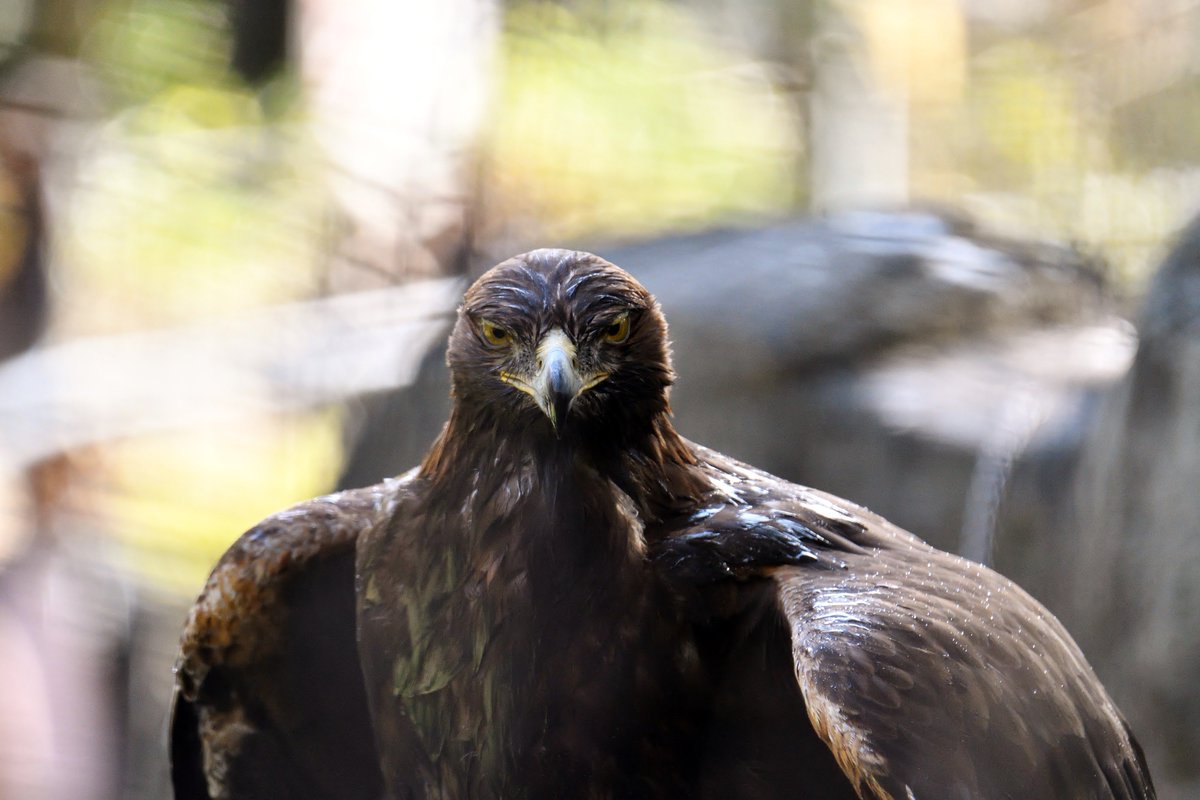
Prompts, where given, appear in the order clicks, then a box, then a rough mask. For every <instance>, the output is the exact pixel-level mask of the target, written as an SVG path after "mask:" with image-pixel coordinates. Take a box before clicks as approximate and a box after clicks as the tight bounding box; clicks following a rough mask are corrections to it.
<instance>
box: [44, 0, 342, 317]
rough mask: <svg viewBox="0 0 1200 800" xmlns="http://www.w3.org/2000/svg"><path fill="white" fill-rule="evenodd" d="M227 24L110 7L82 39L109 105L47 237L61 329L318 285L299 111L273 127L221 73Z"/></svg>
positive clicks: (175, 9)
mask: <svg viewBox="0 0 1200 800" xmlns="http://www.w3.org/2000/svg"><path fill="white" fill-rule="evenodd" d="M223 14H224V11H223V7H222V5H221V4H218V3H214V2H189V1H188V0H173V1H172V2H157V0H156V1H155V2H146V1H145V0H140V1H139V2H133V3H130V4H127V5H126V4H120V5H114V6H112V7H110V8H109V9H108V10H107V12H106V13H105V14H103V15H102V16H101V18H100V23H99V24H98V26H97V28H96V30H95V33H94V35H93V37H92V38H91V39H90V40H89V47H88V50H87V55H88V56H89V57H90V58H91V59H92V60H93V61H94V63H96V64H97V65H98V67H99V71H100V74H101V75H102V76H103V77H104V78H105V79H106V83H105V85H106V86H107V87H109V88H111V89H113V90H114V92H115V93H116V96H117V97H118V98H119V100H120V104H119V106H118V108H119V110H118V111H117V113H116V114H115V115H114V116H113V117H112V119H111V120H110V121H108V122H107V123H106V124H105V125H104V126H103V127H102V128H101V129H100V130H99V131H98V132H97V134H96V135H95V136H94V138H92V140H91V141H90V142H88V143H87V144H86V145H85V147H84V148H83V151H82V153H81V156H80V162H79V166H78V183H77V186H76V187H75V191H74V192H73V193H72V198H71V207H70V209H69V213H70V224H68V225H63V226H59V227H58V230H59V231H60V240H59V242H58V244H59V246H60V247H61V248H62V251H63V253H64V258H63V259H62V262H63V264H64V265H65V266H66V268H67V269H68V270H69V274H68V275H67V276H66V278H67V280H69V281H71V282H72V285H71V286H70V291H69V292H68V293H66V294H65V295H64V298H63V299H64V300H65V301H66V302H67V303H68V309H67V311H66V313H64V314H63V315H62V317H63V319H64V321H65V323H66V324H67V325H68V326H69V327H70V328H71V329H73V330H85V331H88V332H97V331H106V332H107V331H111V330H114V329H121V328H145V327H154V326H157V325H163V324H171V323H177V322H181V321H186V320H191V319H196V318H200V317H207V316H213V315H223V314H228V313H236V312H237V311H239V310H243V309H246V308H250V307H254V306H259V305H262V304H263V303H267V302H280V301H283V300H288V299H294V298H297V297H302V296H306V295H309V294H311V293H312V292H313V291H314V289H315V288H316V286H317V283H318V280H319V266H320V252H321V250H320V243H321V237H320V233H321V228H320V225H319V224H318V223H319V221H320V214H321V203H322V201H323V200H324V196H323V192H322V190H321V188H320V186H321V184H320V182H319V180H318V175H317V171H316V162H315V157H314V154H313V153H312V151H311V148H310V147H308V146H307V143H306V139H305V136H304V134H303V133H302V130H303V129H302V127H301V126H300V125H299V124H298V123H299V120H300V118H301V117H300V115H299V113H298V112H297V111H296V108H297V106H296V104H295V103H290V104H277V105H276V109H277V113H276V114H275V115H270V116H269V115H268V114H267V113H266V112H265V111H264V106H263V104H262V103H261V102H260V98H259V97H257V96H256V95H255V94H254V93H253V92H251V91H250V90H249V89H248V88H247V87H245V86H243V85H242V84H240V83H239V82H238V81H237V80H236V78H235V77H234V76H232V75H231V73H230V72H229V71H228V69H227V66H226V63H227V50H228V47H227V39H228V32H227V31H226V30H225V29H224V27H223V25H222V21H223V19H224V16H223ZM272 91H273V95H274V96H276V97H277V98H278V96H280V95H282V94H286V93H287V92H288V90H287V88H286V87H285V86H281V87H272Z"/></svg>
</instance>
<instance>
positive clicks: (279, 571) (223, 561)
mask: <svg viewBox="0 0 1200 800" xmlns="http://www.w3.org/2000/svg"><path fill="white" fill-rule="evenodd" d="M411 480H412V478H411V473H407V474H405V475H403V476H401V477H399V478H390V479H387V480H385V481H383V482H382V483H378V484H375V485H373V486H368V487H365V488H362V489H352V490H348V491H344V492H338V493H336V494H331V495H326V496H323V497H318V498H316V499H313V500H308V501H306V502H303V503H299V504H297V505H295V506H292V507H290V508H288V509H285V510H283V511H280V512H278V513H276V514H272V515H271V516H269V517H267V518H266V519H264V520H263V521H262V522H260V523H258V524H257V525H255V526H254V527H253V528H251V529H250V530H248V531H246V532H245V533H244V534H242V535H241V537H239V538H238V540H237V541H236V542H234V543H233V545H231V546H230V547H229V549H228V550H226V551H225V553H224V555H222V556H221V558H220V560H219V561H218V562H217V565H216V566H215V567H214V568H213V571H212V573H211V574H210V575H209V578H208V580H207V581H206V582H205V584H204V588H203V589H201V591H200V594H199V596H198V597H197V598H196V602H195V603H194V604H193V606H192V608H191V611H190V612H189V614H188V618H187V622H186V623H185V625H184V629H183V633H182V635H181V637H180V655H179V659H178V662H177V664H176V675H177V679H178V683H179V686H180V689H181V691H182V692H183V694H184V696H185V697H187V699H189V700H195V699H196V695H197V693H198V692H199V691H200V687H201V685H202V684H203V682H204V679H205V678H206V676H207V675H208V673H209V671H210V670H211V669H212V668H213V667H214V666H217V665H222V666H227V667H232V668H239V667H245V666H249V665H251V664H253V663H255V662H257V661H261V660H262V659H263V658H264V657H266V656H267V655H268V654H269V653H270V651H271V650H273V649H275V648H277V647H278V646H279V643H278V642H277V641H275V640H274V635H273V633H272V632H278V631H280V630H282V626H281V625H279V624H278V623H279V622H280V618H281V617H282V616H283V615H285V614H286V613H287V608H286V604H285V603H283V602H282V600H283V597H284V593H285V592H286V591H287V588H288V586H289V584H291V583H293V582H294V581H296V580H297V579H299V578H301V577H302V576H303V575H304V574H305V572H306V571H307V570H308V569H310V568H311V567H313V566H314V565H315V564H317V563H320V562H322V561H324V560H325V559H329V558H333V557H336V556H339V555H343V554H346V553H348V552H352V551H353V549H354V547H355V543H356V542H357V540H358V538H359V537H360V536H361V535H362V534H363V533H364V531H367V530H370V529H372V528H374V527H376V526H379V525H381V524H383V523H384V522H385V521H386V520H387V519H388V518H389V517H390V516H391V514H392V513H393V511H394V509H395V507H396V505H397V504H398V503H399V502H401V500H402V499H403V498H404V497H405V495H406V492H407V486H408V484H409V483H410V482H411Z"/></svg>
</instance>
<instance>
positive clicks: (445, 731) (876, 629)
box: [171, 250, 1154, 800]
mask: <svg viewBox="0 0 1200 800" xmlns="http://www.w3.org/2000/svg"><path fill="white" fill-rule="evenodd" d="M447 360H448V363H449V366H450V372H451V376H452V386H453V389H452V397H453V407H452V410H451V413H450V419H449V421H448V422H447V423H446V426H445V428H444V430H443V431H442V433H441V435H440V437H439V438H438V439H437V441H436V442H435V443H434V445H433V446H432V448H431V449H430V450H429V452H428V454H427V455H426V456H425V458H424V460H423V461H422V463H421V464H420V466H418V467H417V468H415V469H414V470H412V471H411V472H409V473H407V474H405V475H403V476H401V477H400V478H396V479H393V480H388V481H385V482H384V483H382V484H379V485H377V486H372V487H369V488H366V489H360V490H355V491H349V492H343V493H341V494H335V495H332V496H329V497H325V498H321V499H317V500H313V501H311V502H308V503H303V504H301V505H299V506H296V507H295V508H292V509H290V510H287V511H284V512H281V513H279V514H276V515H275V516H273V517H270V518H268V519H267V520H265V521H264V522H263V523H262V524H260V525H258V526H257V527H255V528H254V529H252V530H251V531H249V532H248V533H246V534H245V535H244V536H242V538H241V539H240V540H239V541H238V542H237V543H236V544H234V545H233V547H232V548H231V549H230V550H229V552H227V553H226V554H225V556H224V557H223V558H222V559H221V561H220V562H219V563H218V565H217V567H216V569H215V570H214V571H213V573H212V577H211V578H210V579H209V582H208V584H207V585H206V587H205V588H204V591H203V592H202V594H201V595H200V597H199V599H198V600H197V602H196V604H195V606H194V608H193V610H192V612H191V616H190V617H189V619H188V622H187V626H186V629H185V631H184V634H183V641H182V654H181V656H180V660H179V664H178V668H177V680H178V689H177V696H176V703H175V709H174V719H173V723H172V745H171V748H172V761H173V764H172V766H173V779H174V785H175V792H176V797H178V798H181V799H182V798H372V799H374V798H379V797H391V798H397V799H399V798H426V799H429V800H432V799H434V798H438V799H445V800H452V799H457V798H530V799H531V800H533V799H537V798H681V797H712V798H726V797H737V798H760V797H761V798H769V797H770V798H773V797H803V798H851V797H855V796H857V797H860V798H895V800H911V799H912V798H920V799H921V800H927V799H929V798H933V799H934V800H943V799H944V798H1020V799H1021V800H1031V799H1036V798H1148V797H1153V796H1154V789H1153V787H1152V784H1151V781H1150V777H1149V774H1148V772H1147V768H1146V764H1145V761H1144V758H1143V756H1142V754H1141V751H1140V749H1139V747H1138V745H1137V743H1136V742H1135V740H1134V738H1133V735H1132V733H1131V732H1130V730H1129V727H1128V725H1127V724H1126V722H1125V720H1124V719H1123V718H1122V716H1121V714H1120V712H1119V711H1118V710H1117V708H1116V707H1115V706H1114V705H1113V702H1112V700H1110V699H1109V697H1108V695H1107V694H1106V692H1105V690H1104V688H1103V687H1102V686H1101V685H1100V682H1099V681H1098V680H1097V678H1096V676H1095V674H1094V673H1093V672H1092V669H1091V668H1090V667H1089V666H1088V664H1087V662H1086V661H1085V660H1084V657H1083V654H1082V653H1081V652H1080V651H1079V648H1078V647H1077V646H1076V645H1075V643H1074V642H1073V641H1072V640H1071V638H1070V636H1069V635H1068V634H1067V632H1066V631H1065V630H1064V629H1063V628H1062V626H1061V625H1060V624H1059V623H1058V622H1057V620H1055V619H1054V617H1053V616H1052V615H1051V614H1050V613H1049V612H1048V611H1047V610H1046V609H1045V608H1043V607H1042V606H1041V605H1039V604H1038V603H1037V601H1035V600H1034V599H1033V598H1031V597H1030V596H1029V595H1028V594H1026V593H1025V592H1024V591H1022V590H1021V589H1020V588H1018V587H1017V586H1015V585H1014V584H1013V583H1011V582H1010V581H1008V580H1006V579H1005V578H1003V577H1001V576H1000V575H997V574H996V573H994V572H991V571H990V570H988V569H986V568H985V567H982V566H980V565H978V564H974V563H971V562H969V561H966V560H964V559H961V558H958V557H956V556H953V555H949V554H947V553H943V552H941V551H939V550H936V549H934V548H932V547H930V546H929V545H927V544H925V543H924V542H923V541H921V540H920V539H918V538H917V537H915V536H913V535H911V534H909V533H907V532H905V531H903V530H900V529H898V528H897V527H895V526H894V525H892V524H890V523H888V522H887V521H886V520H884V519H881V518H880V517H877V516H875V515H873V514H871V513H870V512H869V511H867V510H865V509H863V508H860V507H858V506H855V505H853V504H851V503H849V502H847V501H845V500H841V499H839V498H836V497H833V496H831V495H828V494H825V493H822V492H819V491H816V490H814V489H809V488H806V487H803V486H797V485H794V484H791V483H788V482H786V481H783V480H780V479H778V478H775V477H773V476H771V475H768V474H766V473H764V472H761V471H759V470H756V469H754V468H753V467H750V466H747V465H745V464H741V463H739V462H737V461H735V460H734V459H732V458H728V457H726V456H723V455H721V454H720V453H716V452H713V451H711V450H708V449H706V448H704V447H701V446H699V445H696V444H693V443H691V442H689V441H687V440H686V439H684V438H682V437H681V436H680V435H679V434H678V433H676V431H675V429H674V428H673V427H672V424H671V420H670V407H669V404H668V390H669V387H670V385H671V382H672V378H673V375H672V371H671V363H670V357H669V353H668V344H667V328H666V323H665V321H664V319H663V316H662V314H661V313H660V311H659V308H658V306H657V304H656V302H655V300H654V298H653V297H652V296H651V295H650V294H649V293H648V292H647V291H646V290H645V289H644V288H643V287H642V286H641V285H640V284H639V283H638V282H637V281H636V280H634V279H633V278H632V277H631V276H630V275H629V274H628V273H626V272H624V271H623V270H621V269H619V268H617V267H615V266H613V265H612V264H610V263H608V262H606V261H604V260H603V259H600V258H598V257H596V256H594V255H590V254H587V253H580V252H570V251H564V250H538V251H535V252H532V253H528V254H526V255H523V256H518V257H516V258H513V259H510V260H509V261H506V262H504V263H502V264H500V265H499V266H497V267H495V268H494V269H492V270H490V271H489V272H487V273H486V274H485V275H483V277H481V278H480V279H479V280H478V281H477V282H476V283H475V284H474V285H473V286H472V287H471V288H470V289H469V290H468V291H467V294H466V297H465V299H464V301H463V303H462V306H461V308H460V310H459V314H458V319H457V323H456V325H455V327H454V330H453V333H452V334H451V337H450V346H449V351H448V355H447ZM779 413H787V410H786V409H780V412H779Z"/></svg>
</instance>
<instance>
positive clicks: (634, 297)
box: [446, 249, 673, 439]
mask: <svg viewBox="0 0 1200 800" xmlns="http://www.w3.org/2000/svg"><path fill="white" fill-rule="evenodd" d="M446 358H447V363H448V364H449V366H450V372H451V378H452V382H453V387H454V400H455V402H456V404H458V405H459V406H460V407H462V406H467V407H470V408H471V409H472V410H476V411H482V412H487V413H490V414H492V415H494V416H495V417H498V418H502V419H505V420H507V421H509V422H511V424H512V425H514V426H519V427H520V428H521V429H523V430H530V431H533V432H545V433H550V434H552V435H554V436H557V437H558V438H560V439H561V438H567V437H574V436H578V435H584V434H587V433H588V432H591V433H592V434H595V433H598V432H602V431H603V430H609V431H612V430H623V429H625V426H628V425H631V424H632V425H635V426H636V423H637V422H638V421H643V422H644V421H648V420H651V419H653V418H655V417H656V416H657V415H660V414H663V413H666V411H667V409H668V404H667V390H668V387H669V386H670V384H671V382H672V379H673V373H672V371H671V360H670V354H669V351H668V344H667V326H666V321H665V320H664V319H663V316H662V312H661V311H660V310H659V307H658V303H657V302H656V301H655V299H654V297H653V296H652V295H651V294H650V292H648V291H647V290H646V288H645V287H644V286H642V285H641V284H640V283H638V282H637V281H636V280H634V278H633V276H631V275H630V274H629V273H627V272H625V270H623V269H621V268H620V267H617V266H615V265H613V264H610V263H609V262H607V261H605V260H604V259H602V258H600V257H598V256H594V255H592V254H591V253H583V252H577V251H571V250H550V249H544V250H534V251H532V252H529V253H525V254H523V255H519V256H515V257H513V258H510V259H508V260H507V261H504V262H502V263H501V264H498V265H497V266H495V267H493V268H492V269H490V270H489V271H487V272H486V273H484V274H483V275H482V276H481V277H480V278H479V280H477V281H476V282H475V283H474V284H473V285H472V286H471V288H470V289H468V290H467V293H466V296H465V297H464V299H463V303H462V306H461V307H460V308H459V312H458V320H457V322H456V324H455V327H454V331H453V333H452V334H451V336H450V347H449V350H448V351H447V357H446ZM636 427H640V426H636Z"/></svg>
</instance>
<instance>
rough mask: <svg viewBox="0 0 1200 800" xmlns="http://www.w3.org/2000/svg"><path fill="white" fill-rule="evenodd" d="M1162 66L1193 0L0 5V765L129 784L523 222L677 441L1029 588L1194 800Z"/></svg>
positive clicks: (433, 417)
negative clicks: (223, 606)
mask: <svg viewBox="0 0 1200 800" xmlns="http://www.w3.org/2000/svg"><path fill="white" fill-rule="evenodd" d="M1198 101H1200V3H1197V2H1192V1H1191V0H1092V1H1090V2H1089V1H1087V0H1019V1H1017V0H1014V1H1012V2H1006V3H993V2H981V1H979V0H870V1H868V0H808V1H807V2H806V1H804V0H677V1H676V2H667V1H666V0H576V1H571V0H560V1H559V2H549V1H546V2H531V1H529V0H510V1H509V2H496V1H495V0H442V2H439V3H395V2H391V1H390V0H0V800H6V799H7V798H20V799H22V800H23V799H24V798H33V799H41V798H55V799H57V798H67V797H70V798H82V799H84V800H87V799H89V798H96V799H97V800H99V799H100V798H106V799H107V798H131V799H133V800H141V799H142V798H146V799H147V800H149V799H150V798H166V797H168V796H169V786H168V781H167V773H166V758H165V745H164V742H165V735H164V732H165V727H164V720H165V713H166V707H167V703H168V699H169V694H170V688H171V685H172V674H171V667H172V663H173V659H174V648H175V642H176V638H177V635H178V630H179V627H180V626H181V624H182V621H183V618H184V615H185V613H186V608H187V605H188V603H189V602H190V600H191V598H192V597H194V596H195V594H196V592H197V591H198V590H199V588H200V586H201V585H202V583H203V581H204V578H205V576H206V575H207V572H208V570H209V569H210V568H211V566H212V564H213V563H214V561H215V560H216V558H217V557H218V556H219V555H220V553H221V552H222V551H223V550H224V548H225V547H227V546H228V545H229V544H230V543H231V542H232V541H233V539H234V538H235V537H236V536H237V535H238V534H239V533H240V532H241V531H243V530H244V529H246V528H247V527H248V526H250V525H251V524H253V523H254V522H255V521H256V520H258V519H260V518H261V517H263V516H264V515H266V514H269V513H271V512H273V511H276V510H278V509H280V508H282V507H285V506H287V505H289V504H291V503H293V502H296V501H298V500H301V499H304V498H307V497H311V496H313V495H316V494H319V493H323V492H327V491H331V490H333V489H335V488H337V487H346V486H354V485H363V484H367V483H372V482H375V481H378V480H379V479H380V478H382V477H384V476H385V475H388V474H394V473H396V472H399V471H401V470H403V469H406V468H407V467H408V466H411V465H412V464H413V463H414V462H415V460H416V459H417V458H418V456H419V454H420V453H421V452H422V450H423V448H424V447H425V446H426V445H427V443H428V442H429V441H430V440H431V439H432V437H433V435H434V434H435V433H436V431H437V429H438V427H439V426H440V423H441V421H442V419H444V414H445V408H446V400H445V392H446V377H445V374H444V368H443V367H442V364H441V348H442V343H443V341H444V335H445V332H446V330H447V326H448V324H449V320H450V318H451V315H452V313H453V309H454V307H455V304H456V302H457V298H458V296H459V294H460V293H461V291H462V289H463V287H464V286H465V283H464V281H465V280H468V279H469V278H470V276H472V275H475V274H478V273H479V272H481V271H482V270H483V269H484V268H486V267H487V266H490V265H491V264H493V263H495V262H496V261H498V260H500V259H502V258H504V257H507V256H509V255H512V254H513V253H516V252H521V251H523V250H527V249H530V248H533V247H538V246H566V247H577V248H582V249H591V250H594V251H596V252H598V253H600V254H601V255H604V256H606V257H608V258H609V259H610V260H613V261H615V262H617V263H618V264H621V265H622V266H625V267H626V268H628V269H630V270H631V271H633V272H634V273H635V274H636V275H638V276H639V277H640V278H642V279H643V280H644V282H645V283H646V284H647V285H648V286H649V287H650V288H651V289H652V290H653V291H655V292H656V294H657V295H658V297H659V298H660V300H661V301H662V303H663V305H664V308H665V310H666V312H667V316H668V319H669V321H670V322H671V324H672V333H673V338H674V341H675V355H676V366H677V368H678V370H679V372H680V376H681V378H680V382H679V384H678V386H677V389H676V391H675V394H674V396H673V404H674V406H675V408H676V412H677V416H678V418H679V420H678V421H679V427H680V428H681V430H682V431H683V432H684V434H685V435H687V436H689V437H691V438H694V439H696V440H698V441H702V442H704V443H706V444H709V445H711V446H715V447H718V448H719V449H722V450H725V451H726V452H730V453H732V454H734V455H737V456H740V457H742V458H745V459H748V460H750V461H752V462H753V463H755V464H757V465H759V466H762V467H764V468H766V469H769V470H771V471H774V472H776V473H778V474H781V475H784V476H786V477H789V478H792V479H794V480H798V481H801V482H805V483H809V484H813V485H816V486H820V487H821V488H825V489H828V490H831V491H834V492H837V493H840V494H843V495H845V496H847V497H849V498H850V499H853V500H855V501H858V502H861V503H864V504H866V505H869V506H870V507H871V508H872V509H873V510H875V511H878V512H880V513H882V514H884V515H885V516H888V517H890V518H892V519H894V520H895V521H897V522H898V523H900V524H902V525H904V526H906V527H909V528H911V529H913V530H914V531H915V532H916V533H918V534H920V535H922V536H924V537H926V538H928V539H929V540H930V541H931V542H933V543H934V544H936V545H938V546H940V547H943V548H945V549H949V550H953V551H956V552H961V553H963V554H965V555H968V556H970V557H972V558H975V559H978V560H981V561H984V562H988V563H991V564H993V565H995V566H996V567H997V568H999V569H1000V570H1002V571H1003V572H1005V573H1006V574H1008V575H1010V576H1011V577H1013V578H1015V579H1016V580H1017V581H1018V582H1019V583H1021V584H1022V585H1024V586H1026V587H1027V588H1028V589H1030V590H1031V591H1032V592H1033V593H1034V594H1035V595H1036V596H1038V597H1039V599H1041V600H1042V601H1043V602H1045V603H1047V604H1048V605H1049V606H1050V607H1051V609H1052V610H1053V611H1054V612H1055V613H1056V614H1058V615H1059V616H1060V617H1061V618H1062V619H1063V621H1064V622H1065V623H1066V624H1067V626H1068V627H1069V628H1070V629H1071V630H1072V631H1073V632H1074V633H1075V634H1076V636H1077V638H1078V639H1079V641H1080V643H1081V645H1082V646H1083V647H1084V649H1085V651H1086V652H1087V654H1088V656H1089V658H1090V659H1091V660H1092V662H1093V664H1094V665H1095V666H1096V668H1097V671H1098V672H1099V673H1100V675H1101V677H1102V678H1103V679H1104V680H1105V682H1106V684H1107V685H1108V686H1109V687H1110V690H1111V692H1112V693H1113V695H1114V697H1115V698H1116V699H1117V701H1118V704H1119V705H1120V706H1121V707H1122V708H1123V709H1124V711H1125V712H1126V714H1127V715H1128V716H1129V717H1130V719H1131V722H1132V724H1133V726H1134V729H1135V730H1136V731H1137V732H1138V734H1139V737H1140V738H1141V740H1142V742H1143V744H1144V745H1145V746H1146V748H1147V751H1148V753H1149V756H1150V759H1151V766H1152V770H1153V772H1154V774H1155V777H1156V780H1157V782H1158V784H1159V788H1160V793H1161V796H1163V797H1164V798H1186V797H1200V692H1198V691H1197V690H1196V688H1195V687H1196V686H1197V685H1198V684H1200V492H1198V491H1197V489H1198V488H1200V228H1195V227H1194V228H1186V227H1185V226H1186V224H1187V222H1188V220H1189V218H1190V217H1192V215H1193V214H1195V213H1196V211H1197V210H1198V209H1200V102H1198ZM1181 230H1182V233H1180V231H1181Z"/></svg>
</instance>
